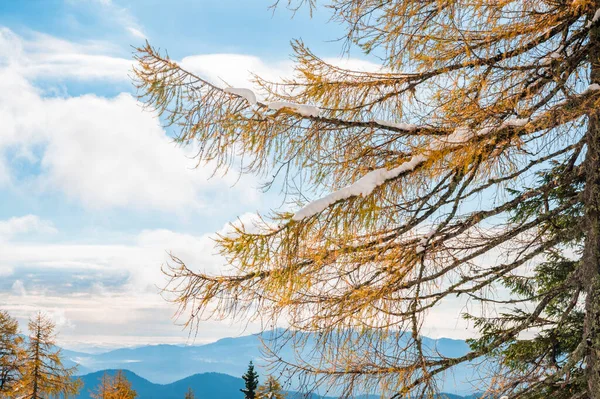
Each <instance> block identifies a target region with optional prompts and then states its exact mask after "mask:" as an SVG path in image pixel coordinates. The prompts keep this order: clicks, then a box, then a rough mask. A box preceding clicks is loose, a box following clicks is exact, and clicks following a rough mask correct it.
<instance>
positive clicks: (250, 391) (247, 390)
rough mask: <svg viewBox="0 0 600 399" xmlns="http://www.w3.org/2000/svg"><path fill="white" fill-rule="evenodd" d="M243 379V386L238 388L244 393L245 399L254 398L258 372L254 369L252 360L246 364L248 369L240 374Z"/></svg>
mask: <svg viewBox="0 0 600 399" xmlns="http://www.w3.org/2000/svg"><path fill="white" fill-rule="evenodd" d="M242 379H243V380H244V388H242V389H240V391H242V392H243V393H244V398H245V399H255V398H256V388H257V387H258V373H257V372H256V371H255V370H254V364H252V361H250V363H249V364H248V370H247V371H246V373H245V374H244V375H243V376H242Z"/></svg>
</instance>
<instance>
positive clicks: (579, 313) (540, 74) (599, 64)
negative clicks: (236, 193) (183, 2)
mask: <svg viewBox="0 0 600 399" xmlns="http://www.w3.org/2000/svg"><path fill="white" fill-rule="evenodd" d="M295 3H296V2H295V1H294V0H290V1H289V2H288V4H290V5H291V6H293V5H295ZM297 3H298V5H299V4H302V3H308V4H309V5H310V7H313V6H315V4H316V2H313V1H308V2H304V1H300V0H299V1H298V2H297ZM330 10H331V12H332V13H333V18H334V19H336V20H338V21H340V22H342V23H343V24H346V26H347V27H348V30H347V38H348V44H349V46H350V47H354V46H358V47H359V48H361V49H362V50H364V51H365V52H367V53H370V54H374V55H375V56H377V57H379V58H380V59H382V69H380V70H379V71H376V72H369V71H354V70H348V69H344V68H343V67H340V66H339V65H333V64H332V63H328V62H327V61H325V60H323V59H321V58H319V57H318V56H317V55H315V54H314V53H313V52H311V51H310V49H309V48H308V47H307V46H306V45H305V44H304V43H302V42H294V44H293V50H294V52H295V57H296V75H295V76H293V77H290V78H288V79H286V80H284V81H282V82H268V81H265V80H263V79H260V78H257V84H258V85H259V86H260V88H261V89H262V90H263V92H264V93H265V95H266V97H265V99H264V100H259V101H257V99H256V96H255V94H254V93H253V92H252V91H251V90H248V89H243V88H231V87H228V88H223V87H219V86H218V85H217V84H216V83H214V82H209V81H208V80H206V79H203V78H202V77H200V76H198V75H195V74H193V73H191V72H189V71H186V70H185V69H183V68H182V67H181V66H179V65H178V64H177V63H176V62H174V61H173V60H171V59H169V58H168V57H167V56H165V55H162V54H160V53H159V52H158V51H156V50H155V49H154V48H152V47H151V46H150V45H147V46H145V47H144V48H140V49H139V52H138V54H137V60H138V67H137V68H136V76H137V79H138V80H137V84H138V88H139V89H140V96H141V98H142V99H143V101H145V102H146V104H148V105H150V106H152V107H154V109H156V110H157V112H158V113H159V114H160V115H162V117H163V118H164V120H165V122H166V123H167V124H173V125H176V127H177V128H178V130H179V136H178V138H179V141H180V142H181V143H182V144H191V143H193V142H198V143H199V145H198V148H199V152H198V158H199V161H212V162H213V163H214V164H215V165H217V166H219V167H227V166H230V165H232V164H233V163H234V162H236V161H238V160H240V158H241V159H242V161H243V164H242V166H243V168H242V170H243V171H244V172H248V173H256V174H259V175H261V176H274V177H273V178H272V179H271V180H267V181H266V182H265V184H266V187H270V186H272V184H273V183H277V184H278V185H279V184H281V185H282V186H283V189H284V191H285V192H286V193H287V194H288V195H290V196H291V197H289V198H288V200H292V202H296V203H297V208H295V209H294V210H293V211H292V212H288V211H285V210H274V211H273V212H272V214H271V215H269V217H261V218H257V219H258V220H257V221H256V222H255V223H254V225H252V226H243V225H242V226H239V225H237V226H234V233H233V234H228V235H224V236H222V237H220V238H219V240H218V245H219V248H220V250H221V252H222V253H223V254H224V255H225V256H226V258H227V260H228V261H229V262H230V264H231V265H232V266H233V267H232V270H231V271H230V272H229V273H224V274H223V275H216V276H215V275H208V274H205V273H200V272H197V271H195V270H193V269H192V268H190V267H189V266H188V265H186V264H185V260H184V259H179V258H177V257H173V262H172V263H171V265H170V266H169V268H168V269H167V271H166V272H167V274H168V275H169V276H170V277H171V279H172V285H171V286H169V288H171V290H170V291H169V292H172V293H173V294H175V298H173V300H174V301H175V302H176V303H178V304H179V305H180V306H181V308H182V310H189V309H193V311H192V312H190V320H189V322H190V325H192V326H193V325H194V323H197V322H198V321H200V320H201V318H210V317H216V318H223V317H229V316H231V317H237V318H238V320H248V319H252V318H259V319H261V321H263V322H264V323H263V324H264V325H273V324H274V323H276V322H277V321H279V320H280V319H281V318H285V319H286V321H289V325H290V332H289V334H290V335H291V336H292V338H286V340H288V341H289V340H291V339H293V340H294V341H295V344H296V346H297V347H298V348H299V350H298V351H297V352H298V353H297V356H296V359H293V360H290V361H288V360H286V362H285V363H283V361H282V360H281V358H280V357H279V356H278V355H277V344H272V345H271V346H272V349H273V351H272V352H273V360H275V361H276V362H279V364H283V365H284V366H285V371H286V372H289V373H299V374H300V375H302V376H306V377H307V378H310V379H311V381H314V382H315V383H316V384H321V383H323V384H328V385H331V384H334V385H336V384H337V385H339V386H342V387H343V388H344V389H345V391H344V392H343V393H344V394H352V393H357V392H364V391H369V390H371V389H372V390H374V391H375V390H376V391H378V392H381V393H382V394H383V395H388V396H392V397H394V398H395V399H397V398H400V397H403V396H410V397H419V396H426V395H429V394H432V393H434V392H436V387H437V382H438V380H439V379H440V378H441V377H442V376H443V375H444V374H445V373H446V372H447V371H449V370H452V368H453V367H455V366H456V365H459V364H465V363H467V362H470V361H474V360H475V359H478V360H479V359H482V358H483V357H485V358H487V359H488V361H491V360H493V361H495V364H494V366H495V367H494V368H490V369H492V370H494V371H495V372H493V373H492V376H493V378H492V379H491V380H486V379H484V380H483V382H486V381H487V382H489V383H487V382H486V384H485V385H484V386H480V387H476V388H475V389H482V390H485V391H488V392H489V393H490V394H491V396H493V397H500V396H502V395H507V396H508V397H509V398H511V399H513V398H526V397H531V398H533V397H535V398H538V397H544V398H561V399H562V398H589V399H600V267H599V266H598V265H599V264H600V0H535V1H533V0H502V1H490V0H462V1H454V0H443V1H442V0H426V1H420V0H419V1H417V0H405V1H383V2H382V1H380V0H361V1H358V0H332V2H331V7H330ZM240 152H242V153H243V154H242V155H243V157H238V155H239V154H240ZM538 177H539V180H536V179H537V178H538ZM324 192H325V193H329V194H326V195H322V196H321V195H320V194H321V193H324ZM502 288H509V289H510V294H509V295H506V296H505V297H500V298H498V297H496V295H495V293H496V292H498V289H502ZM457 296H458V297H460V298H467V299H468V300H469V301H470V302H471V303H472V304H477V305H479V306H476V307H474V306H470V307H468V308H466V309H469V312H466V311H465V316H466V317H468V318H470V319H472V320H474V321H475V322H476V324H475V325H476V326H477V327H478V328H479V333H480V334H479V336H478V337H476V338H475V339H473V340H472V341H470V344H471V351H470V352H469V353H467V354H465V355H464V356H460V357H457V358H450V359H449V358H444V357H441V356H440V355H439V354H438V353H437V352H436V351H435V350H433V349H432V348H427V347H426V346H424V343H423V340H422V337H421V327H422V325H423V323H424V322H425V321H426V317H427V312H428V311H429V310H430V309H433V308H435V307H437V306H439V305H440V304H441V303H444V302H446V301H447V300H448V299H451V298H455V297H457ZM195 325H196V326H197V324H195ZM306 332H310V333H314V334H313V336H314V337H315V339H314V340H308V339H306V338H305V337H306V334H304V333H306ZM527 337H529V338H527ZM306 343H310V345H311V346H313V345H314V346H315V348H314V351H310V353H311V356H310V358H308V359H304V358H303V356H302V354H303V353H304V352H303V351H302V350H301V349H302V348H301V347H302V345H304V344H306ZM484 369H485V368H483V367H482V368H481V370H484Z"/></svg>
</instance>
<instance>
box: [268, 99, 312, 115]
mask: <svg viewBox="0 0 600 399" xmlns="http://www.w3.org/2000/svg"><path fill="white" fill-rule="evenodd" d="M267 106H268V107H269V108H270V109H273V110H276V111H277V110H280V109H282V108H289V109H291V110H292V111H295V112H297V113H299V114H300V115H302V116H312V117H317V116H319V115H321V110H320V109H319V108H318V107H315V106H314V105H307V104H296V103H289V102H286V101H273V102H270V103H268V104H267Z"/></svg>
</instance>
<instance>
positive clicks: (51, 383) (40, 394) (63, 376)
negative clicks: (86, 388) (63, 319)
mask: <svg viewBox="0 0 600 399" xmlns="http://www.w3.org/2000/svg"><path fill="white" fill-rule="evenodd" d="M55 328H56V326H55V324H54V322H53V321H52V320H51V319H50V318H48V317H47V316H45V315H44V314H42V313H41V312H40V313H38V314H37V315H36V316H34V317H32V318H31V320H30V321H29V340H28V342H27V345H26V347H25V359H24V361H23V372H22V377H21V379H20V380H19V382H18V384H17V386H16V396H17V397H19V398H23V399H47V398H50V397H65V398H68V397H70V396H75V395H77V393H78V392H79V389H80V386H81V381H80V380H79V379H76V378H75V371H76V367H66V366H64V365H63V359H62V356H61V352H60V349H58V348H56V346H55V339H56V335H55V331H54V330H55Z"/></svg>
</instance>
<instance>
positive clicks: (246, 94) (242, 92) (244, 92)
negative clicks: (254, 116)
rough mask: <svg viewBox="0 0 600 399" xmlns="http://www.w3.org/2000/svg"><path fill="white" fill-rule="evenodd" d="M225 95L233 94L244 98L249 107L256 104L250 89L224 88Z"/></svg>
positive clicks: (254, 96)
mask: <svg viewBox="0 0 600 399" xmlns="http://www.w3.org/2000/svg"><path fill="white" fill-rule="evenodd" d="M223 91H224V92H225V93H229V94H234V95H236V96H239V97H242V98H244V99H245V100H246V101H248V103H249V104H250V105H254V104H256V102H257V101H256V95H255V94H254V92H253V91H252V90H250V89H245V88H242V87H226V88H225V89H223Z"/></svg>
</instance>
